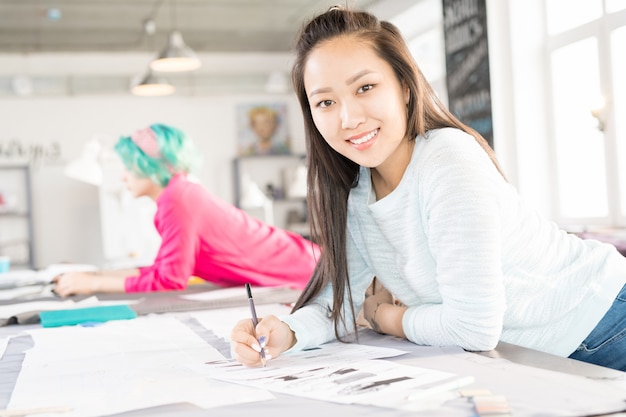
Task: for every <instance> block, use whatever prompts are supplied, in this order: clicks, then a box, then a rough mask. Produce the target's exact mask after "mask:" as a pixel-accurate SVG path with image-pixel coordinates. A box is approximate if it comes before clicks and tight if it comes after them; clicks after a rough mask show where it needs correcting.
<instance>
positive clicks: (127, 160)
mask: <svg viewBox="0 0 626 417" xmlns="http://www.w3.org/2000/svg"><path fill="white" fill-rule="evenodd" d="M150 129H151V130H152V131H153V132H154V134H155V136H156V138H157V144H158V145H159V152H160V153H161V157H160V158H152V157H150V156H148V155H146V154H145V153H144V152H143V151H142V150H141V149H140V148H139V147H138V146H137V145H136V144H135V142H133V140H132V139H131V137H130V136H122V137H121V138H120V139H119V141H118V142H117V144H116V145H115V152H117V154H118V155H119V157H120V158H121V160H122V162H123V163H124V166H125V167H126V169H127V170H129V171H131V172H133V173H134V174H135V175H137V176H139V177H142V178H150V180H152V182H154V183H155V184H159V185H160V186H162V187H165V186H167V184H168V183H169V182H170V179H171V178H172V176H174V175H175V174H177V173H179V172H184V173H189V172H192V171H193V170H194V169H195V168H196V165H197V164H198V163H199V159H198V152H197V151H196V149H195V147H194V146H193V143H192V142H191V140H190V139H189V138H188V137H187V135H185V133H184V132H183V131H182V130H180V129H177V128H175V127H172V126H167V125H164V124H153V125H150Z"/></svg>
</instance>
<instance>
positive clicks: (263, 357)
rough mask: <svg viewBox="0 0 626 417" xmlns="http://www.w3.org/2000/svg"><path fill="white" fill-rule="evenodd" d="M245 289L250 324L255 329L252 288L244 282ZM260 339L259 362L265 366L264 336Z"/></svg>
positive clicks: (255, 318)
mask: <svg viewBox="0 0 626 417" xmlns="http://www.w3.org/2000/svg"><path fill="white" fill-rule="evenodd" d="M246 291H247V292H248V303H249V304H250V313H251V314H252V324H253V325H254V328H255V329H256V325H257V324H258V323H259V320H258V319H257V316H256V308H255V307H254V300H253V299H252V290H251V289H250V284H247V283H246ZM262 339H263V340H259V346H260V347H261V352H259V354H260V355H261V363H262V364H263V366H265V364H266V363H267V361H266V360H265V349H264V348H263V346H264V345H265V338H264V337H263V338H262Z"/></svg>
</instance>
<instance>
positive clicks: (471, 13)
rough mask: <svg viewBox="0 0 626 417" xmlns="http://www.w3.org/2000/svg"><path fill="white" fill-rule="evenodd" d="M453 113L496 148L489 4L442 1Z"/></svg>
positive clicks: (475, 0)
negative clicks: (492, 109)
mask: <svg viewBox="0 0 626 417" xmlns="http://www.w3.org/2000/svg"><path fill="white" fill-rule="evenodd" d="M442 4H443V22H444V40H445V50H446V74H447V75H446V84H447V88H448V105H449V108H450V111H451V112H452V113H453V114H454V115H455V116H456V117H458V118H459V119H460V120H461V121H462V122H463V123H465V124H467V125H469V126H471V127H472V128H474V129H475V130H476V131H478V133H480V134H481V135H482V136H483V137H484V138H485V139H486V140H487V142H488V143H489V145H490V146H491V147H493V119H492V115H491V84H490V76H489V47H488V43H487V7H486V5H485V0H442Z"/></svg>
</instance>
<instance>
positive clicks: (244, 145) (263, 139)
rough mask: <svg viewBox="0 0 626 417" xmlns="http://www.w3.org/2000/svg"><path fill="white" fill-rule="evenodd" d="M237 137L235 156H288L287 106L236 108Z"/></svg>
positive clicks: (259, 104)
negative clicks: (236, 154) (236, 153)
mask: <svg viewBox="0 0 626 417" xmlns="http://www.w3.org/2000/svg"><path fill="white" fill-rule="evenodd" d="M237 135H238V142H237V148H238V154H239V156H254V155H286V154H290V153H291V145H290V140H289V130H288V128H287V104H286V103H250V104H239V105H238V107H237Z"/></svg>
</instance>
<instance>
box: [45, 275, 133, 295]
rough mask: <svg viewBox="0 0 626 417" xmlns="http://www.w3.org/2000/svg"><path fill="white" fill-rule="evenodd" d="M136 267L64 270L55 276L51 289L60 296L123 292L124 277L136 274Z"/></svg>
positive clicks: (124, 286)
mask: <svg viewBox="0 0 626 417" xmlns="http://www.w3.org/2000/svg"><path fill="white" fill-rule="evenodd" d="M138 273H139V271H138V270H137V269H123V270H118V271H98V272H93V271H92V272H66V273H64V274H61V275H59V276H57V277H55V278H54V279H53V280H52V282H53V283H54V287H53V288H52V290H53V291H54V293H55V294H57V295H59V296H61V297H67V296H68V295H89V294H94V293H103V292H107V293H123V292H124V291H125V288H126V285H125V283H126V277H127V276H131V275H136V274H138Z"/></svg>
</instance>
